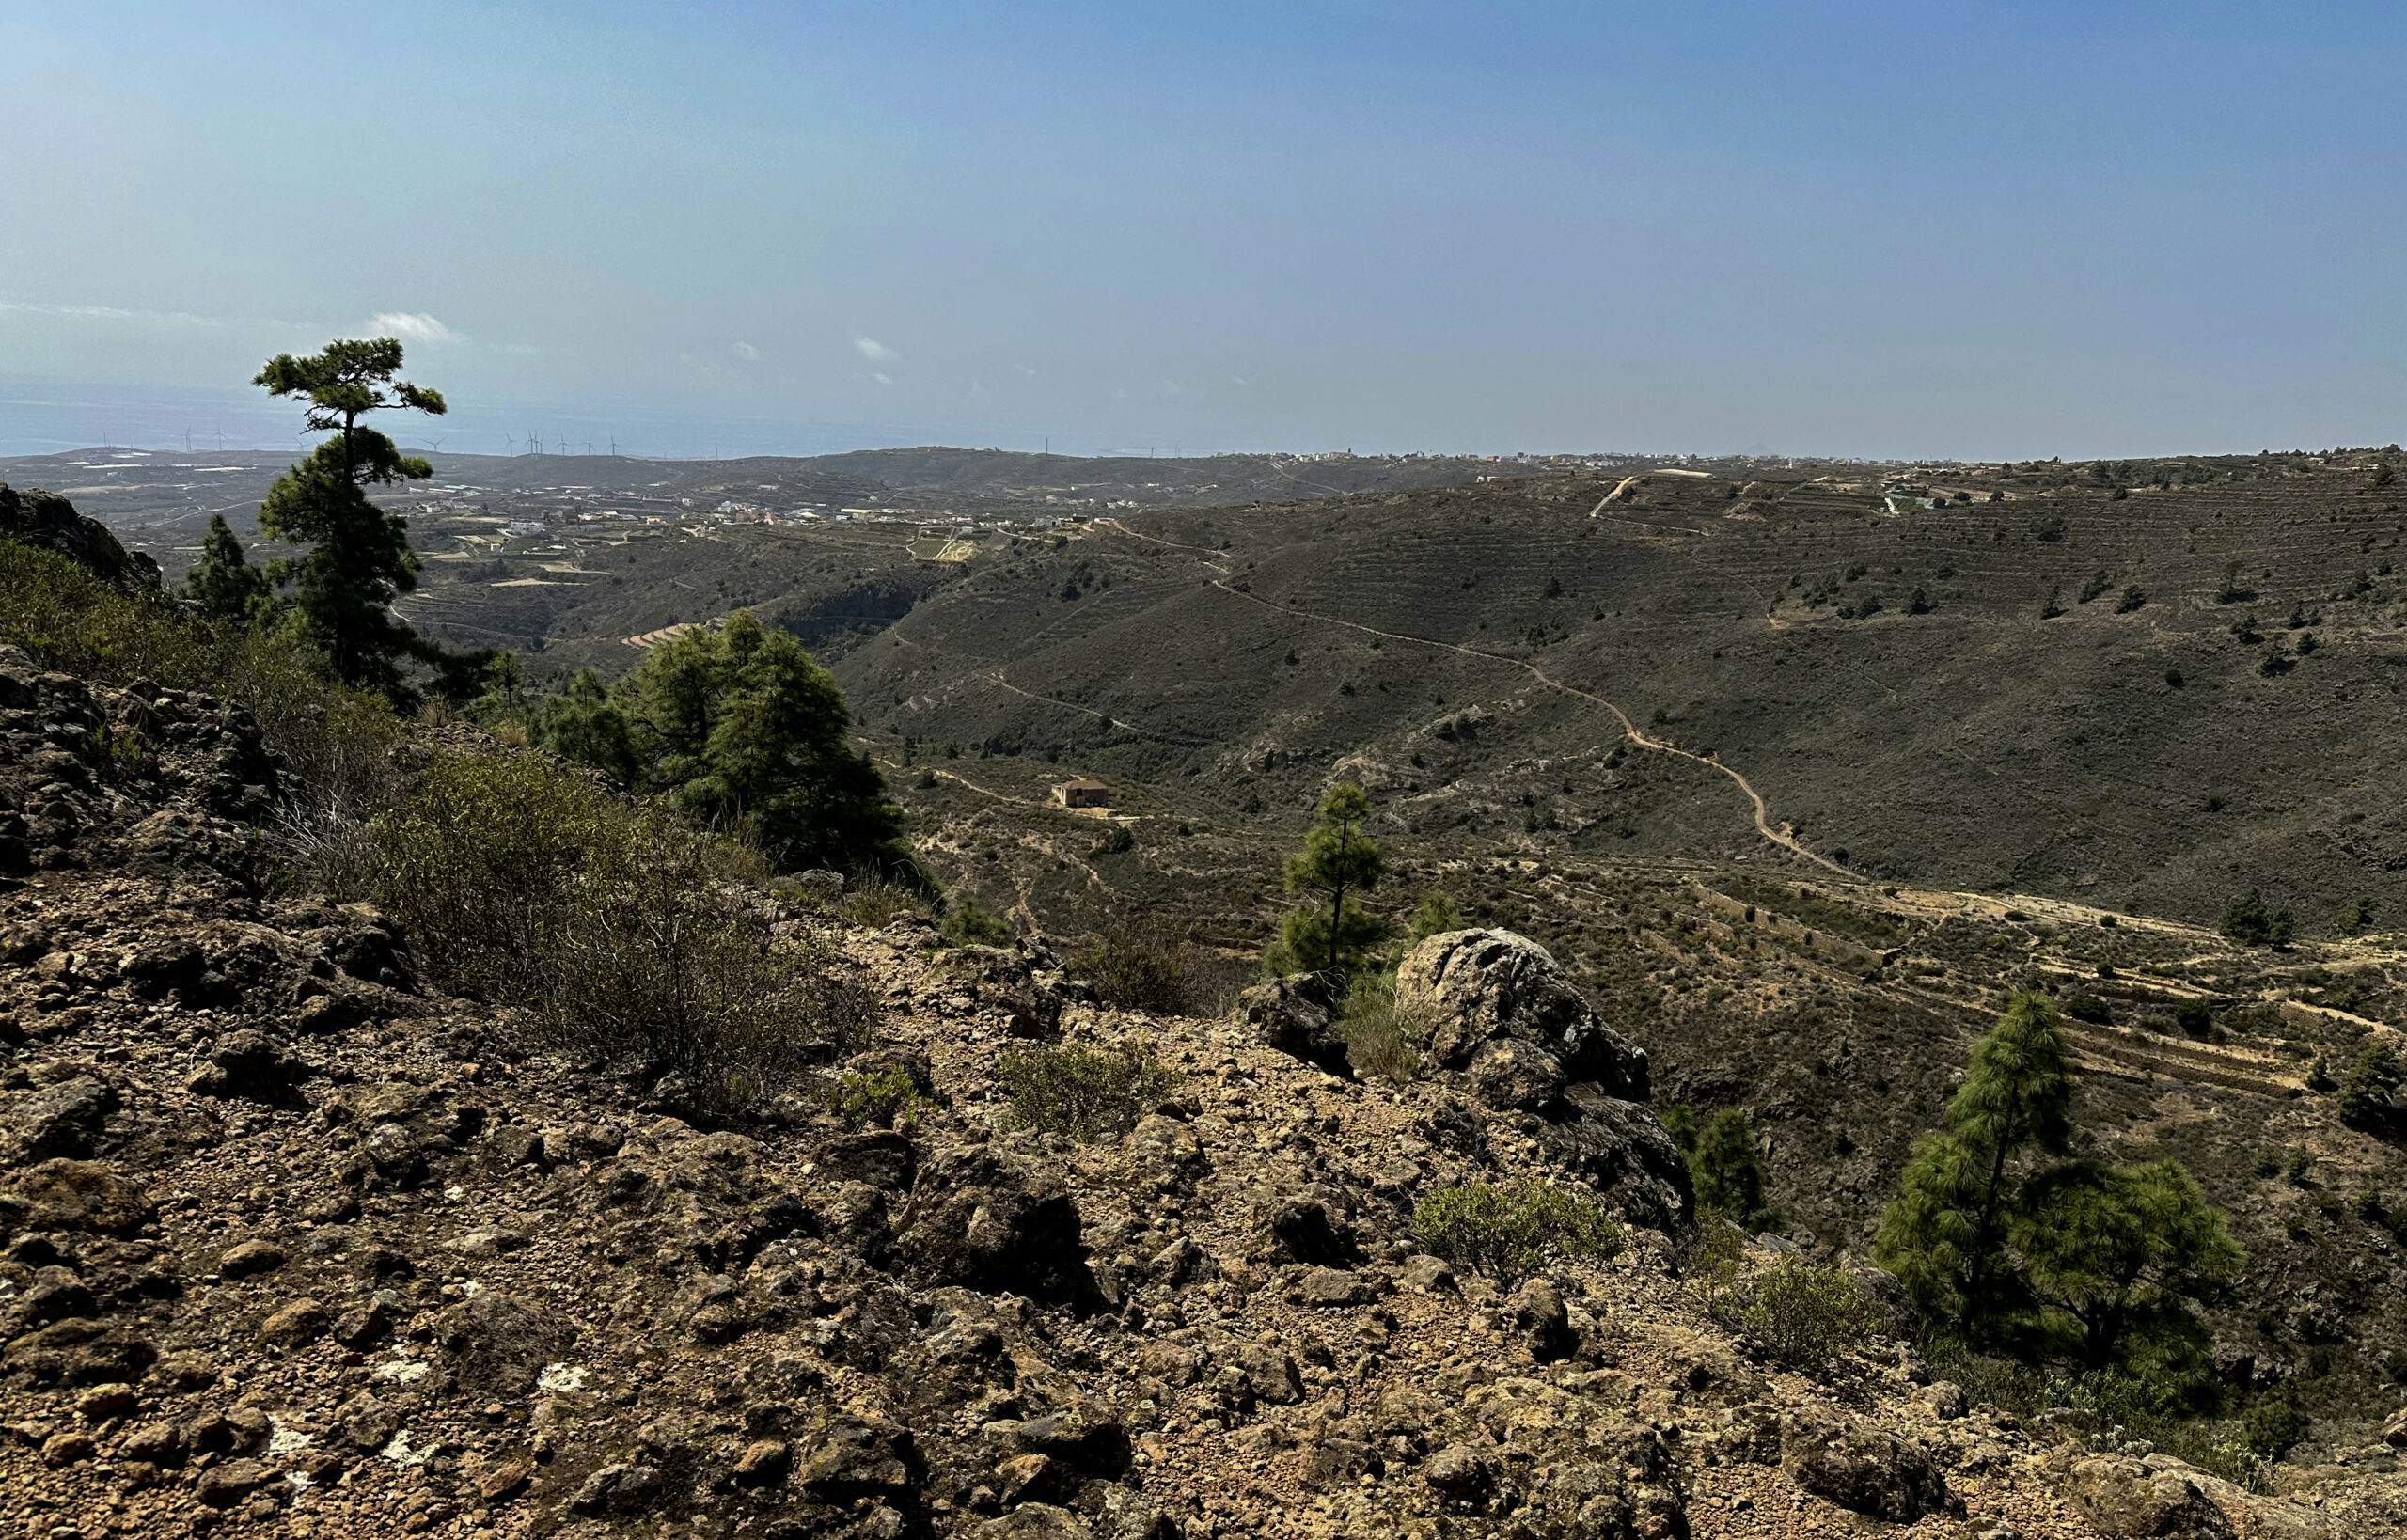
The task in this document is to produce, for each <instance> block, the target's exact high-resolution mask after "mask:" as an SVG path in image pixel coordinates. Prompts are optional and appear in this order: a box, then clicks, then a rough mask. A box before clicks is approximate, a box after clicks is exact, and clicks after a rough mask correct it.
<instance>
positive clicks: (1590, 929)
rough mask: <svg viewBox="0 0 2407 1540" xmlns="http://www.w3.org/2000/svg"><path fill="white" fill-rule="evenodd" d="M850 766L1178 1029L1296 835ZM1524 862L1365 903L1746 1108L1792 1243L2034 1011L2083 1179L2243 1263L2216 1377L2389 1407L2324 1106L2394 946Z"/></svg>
mask: <svg viewBox="0 0 2407 1540" xmlns="http://www.w3.org/2000/svg"><path fill="white" fill-rule="evenodd" d="M881 753H882V755H883V757H884V758H885V760H886V762H887V763H888V766H889V775H890V776H891V777H892V779H893V781H894V783H895V785H896V786H897V788H898V791H899V794H901V795H902V797H903V798H904V800H905V805H906V807H907V809H909V811H910V813H911V815H912V821H913V825H914V827H915V832H916V837H917V838H918V839H919V841H920V848H921V849H922V851H923V852H925V853H926V854H927V855H928V856H929V857H930V859H931V862H932V864H933V865H934V866H935V867H936V869H937V871H938V872H939V874H940V875H941V876H942V878H943V879H944V880H945V882H946V884H947V885H948V886H949V887H950V888H952V889H953V890H954V891H956V892H957V893H968V894H971V895H974V896H975V897H977V898H978V899H979V900H980V901H981V902H983V903H984V904H987V905H989V906H990V907H992V908H994V909H996V910H998V911H1000V912H1004V913H1007V914H1009V915H1010V916H1011V917H1012V918H1013V919H1015V922H1017V923H1018V924H1020V925H1022V926H1023V927H1025V928H1029V929H1032V930H1038V931H1042V932H1044V933H1046V934H1049V935H1056V936H1061V937H1064V938H1076V937H1079V936H1107V935H1126V934H1127V933H1129V932H1130V931H1132V930H1133V931H1135V932H1137V933H1139V934H1146V933H1150V934H1153V935H1161V936H1168V937H1176V938H1181V939H1183V940H1185V941H1186V942H1187V943H1188V958H1189V966H1190V968H1191V970H1192V974H1193V982H1192V985H1191V988H1192V992H1193V995H1194V997H1195V998H1194V999H1193V1001H1192V1003H1193V1004H1194V1005H1195V1006H1196V1007H1198V1008H1199V1009H1206V1010H1212V1009H1217V1008H1219V1007H1220V1006H1223V1005H1225V1004H1226V1003H1227V999H1228V998H1229V997H1231V996H1233V995H1234V992H1235V988H1236V987H1237V986H1239V985H1240V984H1241V983H1243V982H1248V981H1249V980H1250V978H1251V976H1252V975H1253V974H1254V973H1255V972H1256V971H1257V970H1258V967H1259V957H1260V954H1261V948H1262V946H1263V944H1264V942H1265V940H1266V938H1267V937H1268V936H1269V935H1271V934H1272V933H1273V930H1274V926H1275V920H1276V917H1277V916H1278V914H1279V913H1280V912H1281V910H1282V907H1283V905H1284V904H1285V903H1286V902H1287V901H1286V900H1285V899H1284V897H1283V896H1282V894H1281V892H1280V890H1279V878H1278V872H1279V859H1280V856H1282V854H1283V852H1284V851H1285V850H1286V849H1288V848H1292V846H1293V845H1294V843H1295V842H1296V841H1297V839H1298V836H1299V834H1300V826H1299V825H1300V820H1298V819H1297V818H1295V817H1294V816H1293V815H1292V814H1291V812H1290V811H1289V810H1288V809H1274V810H1272V811H1271V812H1269V813H1266V814H1265V815H1261V816H1254V815H1248V814H1245V813H1243V812H1241V811H1239V810H1237V809H1210V808H1207V807H1204V806H1203V804H1202V802H1201V801H1200V799H1197V798H1192V797H1188V798H1187V799H1186V800H1185V801H1183V802H1180V803H1173V802H1172V800H1170V798H1171V797H1173V796H1180V797H1184V796H1186V793H1185V789H1184V788H1183V787H1175V786H1173V787H1170V788H1166V789H1161V790H1156V788H1154V787H1151V786H1147V785H1143V784H1132V785H1126V786H1125V787H1123V788H1122V794H1121V795H1120V797H1119V799H1118V805H1117V807H1116V808H1115V809H1114V815H1115V818H1116V819H1117V820H1118V821H1117V822H1106V821H1103V820H1100V819H1098V818H1096V817H1094V816H1092V815H1087V814H1080V813H1074V812H1070V811H1066V810H1063V809H1058V808H1054V807H1051V806H1049V805H1048V803H1047V800H1046V781H1047V778H1048V772H1051V767H1049V766H1047V765H1046V763H1045V762H1043V760H1042V759H1041V758H1037V759H1020V758H1011V757H985V758H982V757H980V756H979V755H977V754H976V753H974V752H970V753H965V754H963V755H961V756H959V757H957V758H951V759H947V758H943V757H941V755H939V756H938V757H937V758H935V759H932V760H931V759H927V758H924V757H920V758H916V759H915V760H914V761H913V762H909V763H906V762H905V755H904V753H903V751H902V749H901V746H899V745H894V744H889V745H886V746H884V747H883V748H882V749H881ZM921 753H922V754H924V749H922V750H921ZM1051 773H1058V772H1051ZM1541 841H1542V837H1541V836H1531V835H1521V834H1516V835H1512V836H1509V837H1507V838H1505V839H1503V840H1501V841H1479V840H1465V839H1462V838H1460V837H1458V836H1455V835H1453V834H1443V835H1439V836H1438V837H1435V838H1424V837H1417V836H1414V835H1412V834H1409V833H1395V834H1392V835H1391V836H1390V838H1389V841H1388V846H1387V854H1388V856H1389V860H1390V867H1391V876H1390V879H1389V881H1388V883H1387V884H1386V885H1385V886H1384V887H1383V888H1381V890H1380V892H1379V894H1378V895H1377V899H1376V900H1375V905H1376V906H1379V907H1384V908H1386V909H1388V910H1390V911H1391V912H1392V914H1394V915H1395V916H1397V917H1398V918H1401V917H1402V915H1403V914H1405V913H1406V912H1407V911H1408V910H1409V909H1410V908H1411V906H1412V905H1413V904H1415V903H1417V902H1418V901H1419V899H1420V898H1421V896H1422V895H1424V894H1425V893H1432V892H1435V893H1442V894H1445V895H1447V896H1449V897H1451V898H1452V899H1453V900H1454V901H1455V903H1457V904H1459V905H1460V906H1461V907H1462V909H1463V911H1464V912H1465V914H1466V915H1467V916H1469V917H1470V918H1471V919H1473V920H1476V921H1477V922H1479V923H1483V924H1492V925H1498V926H1502V927H1505V928H1509V929H1513V930H1516V931H1518V932H1521V933H1523V934H1526V935H1532V936H1534V937H1537V938H1539V939H1540V940H1542V941H1544V942H1545V944H1546V945H1547V946H1548V947H1549V949H1550V951H1552V952H1553V953H1554V955H1555V956H1556V958H1557V959H1559V960H1560V961H1561V962H1562V963H1563V964H1564V965H1565V966H1566V967H1567V968H1568V969H1570V970H1571V972H1572V975H1573V976H1574V977H1575V978H1576V979H1577V980H1578V981H1579V982H1580V985H1581V989H1582V990H1583V991H1584V992H1585V993H1586V994H1587V995H1588V996H1589V997H1590V998H1593V999H1595V1000H1597V1002H1598V1004H1599V1008H1600V1010H1601V1011H1602V1012H1603V1014H1605V1016H1606V1017H1607V1019H1609V1020H1610V1021H1612V1022H1613V1024H1614V1025H1615V1026H1616V1027H1617V1028H1619V1029H1621V1030H1623V1031H1625V1032H1627V1033H1628V1035H1629V1036H1631V1037H1632V1038H1633V1039H1635V1040H1636V1041H1638V1042H1639V1043H1640V1044H1641V1045H1643V1046H1644V1047H1645V1048H1646V1050H1647V1051H1648V1054H1649V1055H1650V1057H1651V1058H1652V1060H1653V1062H1654V1065H1655V1071H1656V1083H1657V1086H1658V1092H1657V1096H1658V1099H1659V1100H1660V1101H1661V1102H1664V1103H1667V1104H1686V1105H1689V1106H1691V1107H1692V1108H1695V1109H1696V1110H1697V1112H1698V1113H1699V1114H1700V1115H1703V1114H1705V1113H1707V1112H1710V1111H1712V1110H1715V1109H1719V1108H1725V1107H1739V1108H1747V1109H1748V1110H1749V1111H1750V1112H1751V1113H1752V1115H1753V1116H1754V1120H1755V1124H1756V1127H1757V1128H1758V1130H1759V1132H1760V1134H1761V1137H1762V1142H1763V1146H1764V1150H1765V1155H1766V1159H1767V1162H1768V1164H1769V1167H1770V1172H1771V1183H1772V1193H1771V1201H1772V1206H1773V1207H1774V1208H1776V1209H1777V1210H1778V1211H1779V1212H1780V1213H1781V1215H1782V1216H1783V1218H1784V1220H1785V1222H1786V1226H1787V1228H1788V1230H1789V1231H1790V1233H1791V1234H1794V1235H1797V1236H1799V1237H1801V1238H1802V1237H1810V1238H1812V1239H1814V1240H1816V1241H1818V1242H1820V1243H1822V1244H1825V1245H1828V1246H1831V1247H1833V1248H1841V1249H1853V1250H1856V1251H1858V1252H1861V1251H1863V1250H1864V1249H1866V1248H1867V1247H1868V1246H1869V1244H1870V1240H1871V1235H1872V1233H1873V1229H1874V1227H1875V1225H1876V1224H1877V1222H1878V1218H1879V1215H1880V1209H1881V1207H1882V1205H1884V1204H1885V1203H1886V1202H1888V1201H1889V1199H1890V1198H1891V1197H1892V1196H1893V1195H1894V1193H1895V1191H1896V1175H1897V1172H1898V1171H1899V1170H1900V1169H1901V1168H1902V1167H1903V1165H1904V1163H1905V1160H1906V1157H1907V1155H1908V1151H1909V1148H1910V1146H1911V1142H1912V1139H1913V1138H1914V1137H1915V1136H1916V1135H1917V1134H1918V1133H1920V1132H1921V1131H1922V1130H1924V1129H1926V1128H1928V1127H1930V1126H1932V1125H1933V1124H1936V1123H1937V1121H1938V1118H1939V1113H1940V1108H1941V1107H1942V1105H1943V1102H1944V1100H1945V1098H1946V1096H1947V1094H1948V1092H1949V1091H1950V1090H1951V1089H1952V1084H1953V1077H1954V1076H1955V1074H1956V1072H1957V1070H1958V1068H1959V1066H1960V1065H1961V1063H1962V1061H1963V1055H1964V1051H1965V1049H1966V1048H1967V1046H1968V1045H1970V1044H1971V1043H1972V1041H1973V1040H1974V1037H1975V1036H1976V1035H1977V1034H1978V1033H1979V1032H1980V1031H1981V1030H1982V1029H1984V1028H1986V1027H1987V1026H1988V1024H1989V1023H1990V1021H1991V1020H1993V1019H1994V1017H1995V1014H1996V1013H1997V1012H1998V1010H1999V1009H2000V1008H2001V1007H2002V1005H2003V1004H2004V1001H2005V998H2006V994H2007V993H2008V992H2009V991H2011V990H2012V989H2015V988H2019V987H2024V986H2037V987H2041V988H2045V989H2048V990H2051V991H2053V993H2055V995H2056V996H2057V998H2059V1000H2060V1001H2061V1002H2062V1003H2063V1005H2064V1007H2065V1013H2066V1014H2065V1024H2066V1027H2067V1029H2068V1033H2069V1037H2070V1039H2071V1042H2072V1044H2073V1046H2074V1049H2075V1053H2076V1061H2077V1064H2078V1066H2079V1068H2080V1070H2081V1072H2082V1074H2081V1077H2080V1082H2079V1091H2078V1101H2079V1106H2080V1109H2081V1110H2080V1119H2081V1121H2082V1123H2083V1124H2084V1126H2087V1127H2090V1128H2092V1129H2094V1130H2096V1131H2097V1137H2098V1139H2099V1140H2100V1150H2099V1153H2100V1154H2101V1155H2111V1156H2112V1157H2114V1158H2117V1159H2127V1160H2139V1159H2148V1158H2154V1157H2155V1156H2158V1155H2175V1156H2177V1157H2179V1159H2181V1160H2182V1161H2183V1162H2184V1163H2185V1164H2187V1165H2188V1166H2189V1167H2190V1168H2191V1169H2192V1170H2193V1171H2195V1173H2196V1174H2197V1176H2198V1178H2199V1180H2200V1182H2201V1183H2202V1184H2203V1185H2204V1186H2205V1187H2206V1190H2207V1191H2208V1193H2209V1194H2210V1197H2211V1198H2212V1199H2213V1200H2214V1202H2217V1203H2218V1204H2219V1205H2222V1206H2223V1207H2225V1208H2226V1210H2227V1211H2228V1212H2229V1213H2230V1214H2231V1216H2232V1221H2233V1225H2234V1229H2235V1233H2236V1234H2238V1235H2239V1237H2240V1238H2241V1239H2242V1242H2243V1243H2244V1244H2245V1245H2246V1246H2247V1247H2248V1249H2249V1250H2250V1252H2251V1255H2252V1257H2253V1258H2254V1259H2255V1260H2254V1262H2253V1264H2252V1265H2251V1267H2250V1270H2249V1273H2248V1276H2247V1279H2246V1281H2245V1284H2244V1285H2243V1289H2242V1297H2241V1298H2240V1300H2239V1301H2237V1302H2236V1303H2235V1304H2234V1306H2233V1307H2232V1308H2231V1309H2230V1310H2229V1311H2227V1312H2225V1315H2224V1316H2223V1318H2222V1319H2221V1320H2220V1321H2219V1322H2218V1334H2219V1336H2220V1337H2221V1338H2222V1340H2224V1341H2225V1343H2226V1346H2227V1347H2228V1348H2229V1350H2230V1352H2231V1354H2232V1355H2233V1357H2232V1359H2231V1361H2232V1364H2233V1369H2234V1373H2236V1374H2241V1375H2250V1376H2258V1377H2261V1378H2263V1379H2265V1380H2267V1381H2269V1382H2270V1381H2274V1380H2293V1381H2296V1382H2297V1383H2299V1384H2300V1385H2302V1386H2303V1387H2305V1392H2306V1397H2307V1400H2308V1402H2309V1404H2310V1406H2313V1407H2314V1408H2315V1409H2316V1410H2317V1411H2318V1413H2319V1414H2320V1415H2321V1416H2325V1417H2330V1418H2335V1419H2337V1420H2338V1421H2340V1422H2344V1423H2346V1422H2350V1421H2351V1420H2352V1419H2353V1418H2356V1417H2358V1416H2359V1415H2361V1412H2362V1408H2364V1407H2367V1406H2387V1405H2389V1404H2390V1403H2391V1402H2392V1401H2393V1400H2394V1399H2395V1398H2396V1396H2397V1394H2398V1393H2399V1390H2398V1376H2399V1373H2400V1372H2401V1371H2402V1370H2407V1313H2403V1312H2401V1311H2400V1310H2399V1305H2398V1301H2397V1299H2396V1297H2395V1290H2393V1289H2391V1288H2390V1286H2389V1284H2388V1283H2387V1280H2390V1279H2393V1278H2395V1277H2397V1276H2398V1273H2399V1269H2400V1268H2401V1267H2402V1266H2407V1232H2402V1229H2401V1227H2400V1226H2399V1223H2398V1221H2397V1220H2396V1218H2394V1217H2393V1216H2394V1215H2395V1214H2396V1213H2397V1212H2399V1209H2400V1208H2401V1207H2407V1203H2402V1202H2400V1201H2399V1200H2400V1199H2401V1198H2407V1151H2402V1150H2401V1149H2399V1147H2397V1146H2395V1145H2391V1144H2386V1143H2384V1142H2383V1141H2382V1140H2380V1139H2376V1138H2374V1137H2372V1136H2370V1135H2368V1134H2366V1133H2362V1132H2359V1131H2357V1130H2354V1129H2352V1128H2350V1127H2347V1126H2344V1125H2343V1124H2342V1123H2341V1122H2340V1120H2339V1117H2338V1112H2337V1104H2336V1100H2335V1097H2334V1094H2333V1092H2334V1081H2333V1076H2336V1074H2337V1073H2338V1072H2339V1069H2340V1067H2341V1066H2345V1065H2346V1064H2347V1063H2349V1062H2350V1061H2352V1059H2353V1058H2354V1056H2355V1055H2356V1054H2357V1052H2358V1051H2359V1049H2360V1047H2361V1045H2363V1044H2364V1043H2365V1042H2367V1041H2368V1039H2369V1038H2382V1039H2385V1040H2388V1041H2391V1042H2393V1043H2396V1042H2398V1041H2399V1033H2400V1030H2401V1028H2402V1027H2407V947H2401V946H2400V945H2399V944H2398V943H2397V941H2396V938H2391V939H2386V940H2385V939H2364V938H2360V939H2353V940H2350V941H2345V942H2333V943H2322V944H2319V943H2304V944H2301V945H2300V946H2298V947H2296V948H2294V949H2292V950H2290V951H2285V952H2272V951H2265V950H2263V949H2252V948H2245V947H2240V946H2235V945H2233V944H2231V943H2229V942H2226V941H2225V940H2224V939H2222V938H2221V937H2220V936H2218V935H2214V934H2213V933H2212V932H2211V931H2208V930H2204V929H2201V928H2199V927H2195V926H2192V925H2188V924H2184V923H2181V922H2179V921H2173V920H2165V919H2151V918H2149V917H2146V916H2141V915H2132V914H2128V913H2121V914H2118V913H2116V912H2114V911H2111V910H2104V909H2098V908H2092V907H2089V906H2086V905H2083V904H2074V903H2070V902H2067V901H2061V900H2046V899H2035V898H2028V897H2020V898H2012V899H2004V898H1998V897H1995V896H1990V895H1983V894H1974V893H1967V892H1962V891H1957V890H1948V889H1942V888H1911V887H1900V886H1892V885H1885V884H1878V883H1871V882H1865V881H1863V880H1861V879H1856V878H1848V877H1833V876H1832V875H1831V874H1829V873H1827V872H1821V871H1819V870H1818V869H1811V868H1807V867H1804V866H1803V865H1802V864H1801V863H1798V862H1794V861H1792V862H1789V863H1787V865H1786V867H1780V866H1774V865H1771V864H1770V863H1767V862H1765V861H1763V860H1760V859H1749V860H1744V861H1716V860H1700V859H1684V858H1676V857H1663V856H1632V855H1623V854H1611V855H1588V854H1578V853H1567V852H1565V851H1562V850H1560V849H1550V848H1547V847H1545V846H1544V845H1543V844H1542V842H1541ZM1069 945H1071V946H1072V948H1073V950H1075V948H1076V946H1077V945H1078V943H1077V942H1076V941H1071V942H1069ZM2368 1194H2371V1195H2373V1198H2372V1201H2370V1202H2369V1201H2368V1197H2367V1195H2368ZM2243 1355H2244V1357H2243Z"/></svg>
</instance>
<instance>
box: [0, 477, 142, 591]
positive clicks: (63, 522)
mask: <svg viewBox="0 0 2407 1540" xmlns="http://www.w3.org/2000/svg"><path fill="white" fill-rule="evenodd" d="M0 540H11V541H15V542H17V543H18V544H20V545H31V546H36V547H38V548H39V549H41V550H45V551H55V552H57V553H58V554H59V555H60V556H63V557H65V558H68V559H69V560H70V561H72V562H74V563H75V564H76V565H77V566H79V567H82V568H83V569H84V570H85V571H87V572H88V573H90V574H92V575H93V576H94V577H97V578H99V579H100V580H101V581H102V582H103V583H106V584H107V585H108V586H109V587H111V588H113V589H118V591H119V592H121V593H140V592H142V591H144V590H145V589H156V588H157V587H158V586H159V564H158V563H157V562H155V561H153V560H151V559H150V558H149V557H147V556H143V555H141V554H140V553H138V552H130V551H128V550H127V549H126V548H125V547H124V546H122V545H120V544H118V539H117V537H116V536H115V535H112V534H110V533H109V531H108V527H107V526H105V525H103V524H102V523H101V522H100V520H98V519H87V518H86V517H85V516H84V515H83V514H81V513H78V512H76V511H75V505H74V504H73V503H71V502H69V501H68V500H67V499H66V498H64V497H61V496H59V495H56V494H55V493H49V492H32V491H27V492H20V491H18V490H17V489H16V488H14V487H12V486H8V485H7V484H5V483H0Z"/></svg>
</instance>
